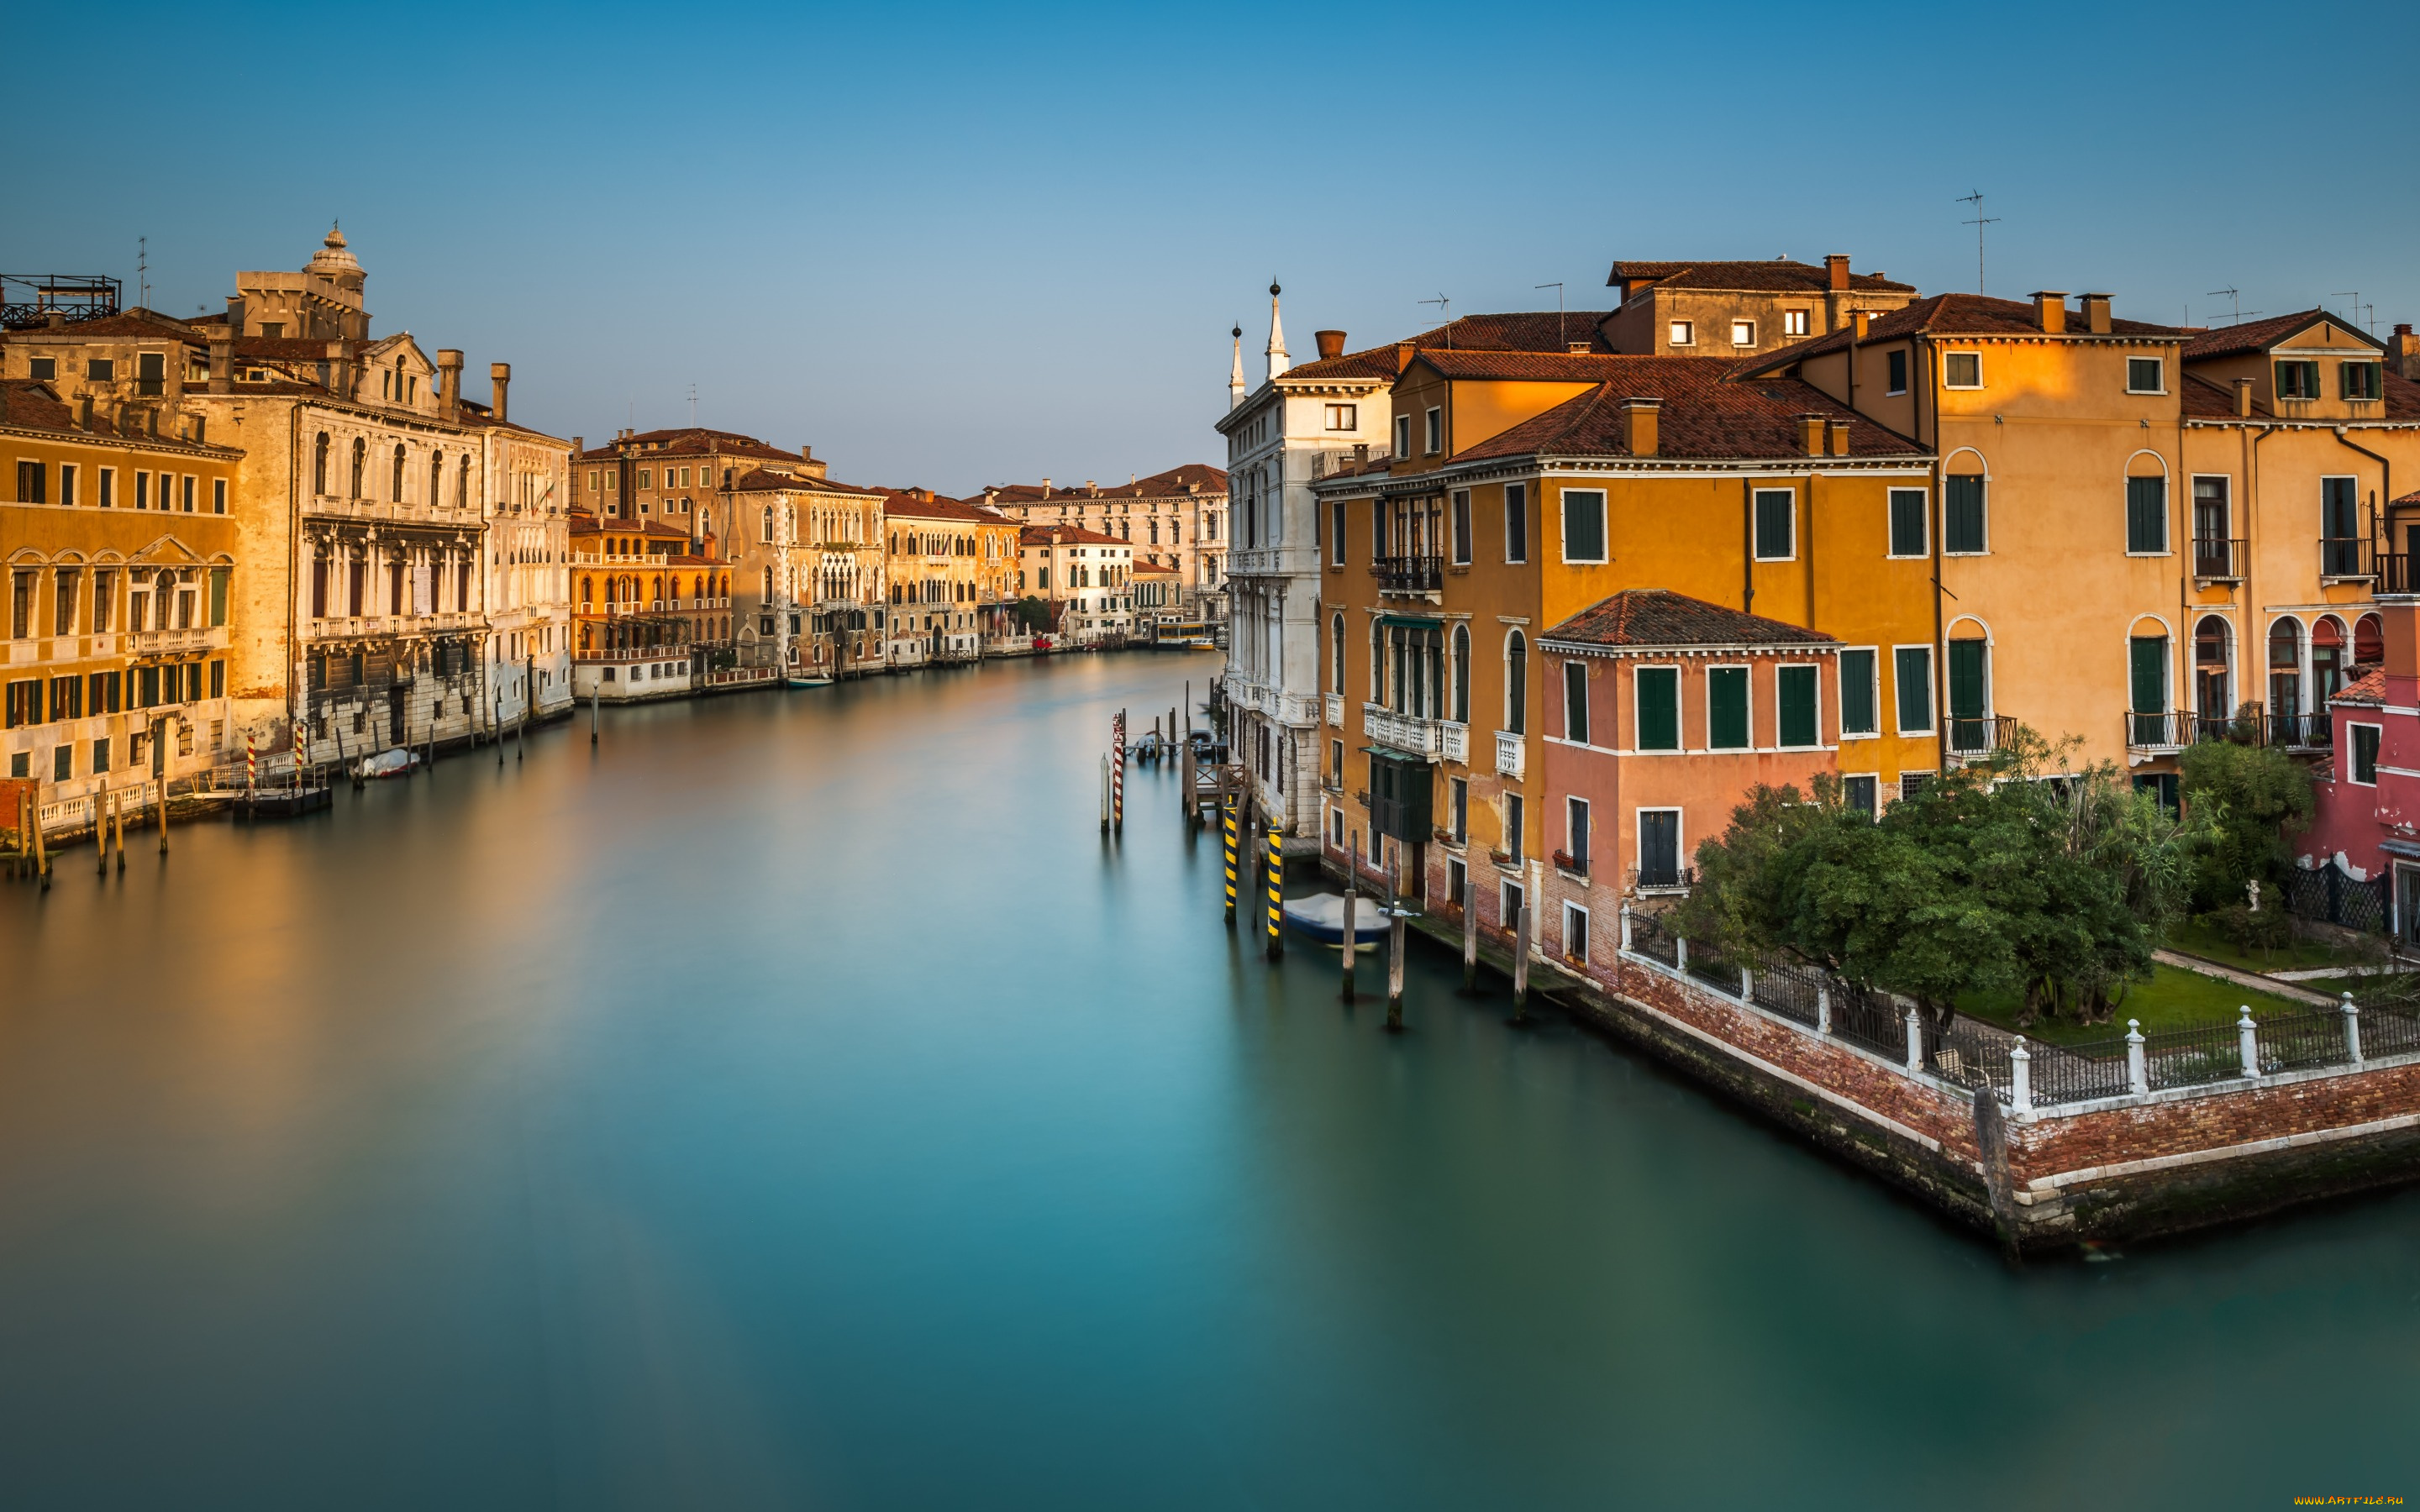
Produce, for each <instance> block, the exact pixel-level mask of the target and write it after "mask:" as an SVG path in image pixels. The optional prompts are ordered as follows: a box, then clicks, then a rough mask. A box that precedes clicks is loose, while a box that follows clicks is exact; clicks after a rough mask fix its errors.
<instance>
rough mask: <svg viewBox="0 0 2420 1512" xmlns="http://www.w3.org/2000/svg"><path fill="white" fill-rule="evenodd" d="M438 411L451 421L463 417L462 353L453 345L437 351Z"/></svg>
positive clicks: (500, 417)
mask: <svg viewBox="0 0 2420 1512" xmlns="http://www.w3.org/2000/svg"><path fill="white" fill-rule="evenodd" d="M437 412H438V413H439V414H440V415H442V416H443V417H444V418H445V419H447V420H449V421H450V420H459V419H461V418H462V354H461V353H460V352H458V351H456V350H455V349H454V348H453V347H440V348H438V352H437ZM497 418H499V419H502V418H503V417H502V416H498V417H497Z"/></svg>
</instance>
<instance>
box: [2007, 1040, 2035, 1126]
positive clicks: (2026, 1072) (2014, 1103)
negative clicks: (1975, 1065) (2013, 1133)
mask: <svg viewBox="0 0 2420 1512" xmlns="http://www.w3.org/2000/svg"><path fill="white" fill-rule="evenodd" d="M2009 1107H2010V1108H2011V1109H2013V1110H2014V1111H2015V1113H2016V1115H2017V1117H2018V1118H2020V1119H2030V1118H2032V1117H2033V1115H2034V1057H2033V1055H2032V1053H2031V1052H2030V1051H2028V1050H2026V1049H2025V1042H2024V1041H2023V1040H2019V1041H2017V1042H2016V1044H2015V1045H2014V1046H2013V1047H2011V1048H2010V1049H2009Z"/></svg>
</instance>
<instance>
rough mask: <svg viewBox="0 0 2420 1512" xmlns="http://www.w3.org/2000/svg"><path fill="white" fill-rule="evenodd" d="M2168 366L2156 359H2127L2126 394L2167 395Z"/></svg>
mask: <svg viewBox="0 0 2420 1512" xmlns="http://www.w3.org/2000/svg"><path fill="white" fill-rule="evenodd" d="M2167 367H2168V364H2167V363H2164V362H2162V361H2161V360H2160V359H2159V358H2156V357H2129V358H2127V359H2126V392H2127V393H2167V392H2168V383H2167Z"/></svg>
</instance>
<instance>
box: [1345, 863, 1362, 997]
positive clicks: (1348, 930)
mask: <svg viewBox="0 0 2420 1512" xmlns="http://www.w3.org/2000/svg"><path fill="white" fill-rule="evenodd" d="M1360 901H1361V889H1360V888H1358V887H1346V888H1345V889H1344V992H1343V997H1344V1000H1345V1001H1346V1002H1348V1003H1349V1002H1351V1001H1353V945H1354V921H1353V908H1354V904H1356V903H1359V902H1360Z"/></svg>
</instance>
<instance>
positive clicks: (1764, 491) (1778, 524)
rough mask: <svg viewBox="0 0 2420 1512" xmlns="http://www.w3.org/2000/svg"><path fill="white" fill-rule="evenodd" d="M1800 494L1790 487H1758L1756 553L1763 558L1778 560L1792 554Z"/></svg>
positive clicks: (1765, 559)
mask: <svg viewBox="0 0 2420 1512" xmlns="http://www.w3.org/2000/svg"><path fill="white" fill-rule="evenodd" d="M1797 502H1798V496H1797V495H1795V494H1793V493H1792V492H1791V491H1790V490H1789V489H1787V488H1759V489H1758V490H1757V491H1756V554H1757V556H1758V557H1759V558H1760V559H1761V560H1764V561H1768V562H1770V561H1776V560H1779V559H1782V558H1786V557H1788V556H1790V555H1792V548H1793V545H1794V543H1793V542H1792V539H1791V536H1792V526H1793V525H1794V524H1796V523H1797V522H1796V520H1795V519H1794V518H1792V516H1793V515H1794V514H1795V513H1796V509H1795V506H1796V504H1797Z"/></svg>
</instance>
